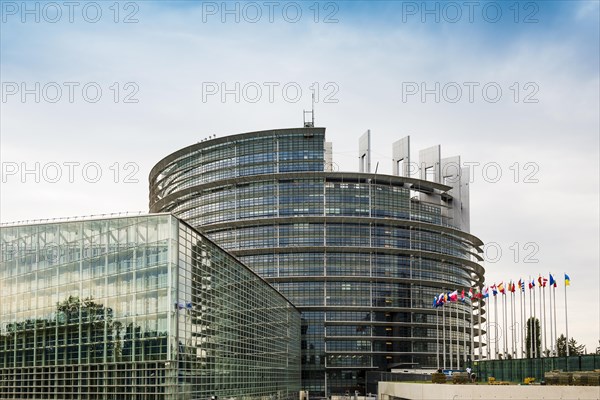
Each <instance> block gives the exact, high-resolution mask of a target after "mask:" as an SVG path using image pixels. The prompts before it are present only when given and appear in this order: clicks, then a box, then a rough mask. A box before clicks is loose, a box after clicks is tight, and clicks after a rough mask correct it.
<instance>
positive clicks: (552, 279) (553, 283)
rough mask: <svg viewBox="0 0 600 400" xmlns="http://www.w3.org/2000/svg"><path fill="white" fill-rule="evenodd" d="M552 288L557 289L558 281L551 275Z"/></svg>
mask: <svg viewBox="0 0 600 400" xmlns="http://www.w3.org/2000/svg"><path fill="white" fill-rule="evenodd" d="M550 286H554V287H556V279H554V277H553V276H552V274H550Z"/></svg>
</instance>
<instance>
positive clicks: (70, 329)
mask: <svg viewBox="0 0 600 400" xmlns="http://www.w3.org/2000/svg"><path fill="white" fill-rule="evenodd" d="M0 246H1V252H0V398H1V399H56V400H64V399H84V400H87V399H104V400H121V399H136V400H163V399H164V400H168V399H172V400H186V399H190V400H191V399H209V398H210V397H211V396H218V397H220V398H237V399H268V398H270V399H297V396H298V391H299V390H300V327H301V320H300V313H299V312H298V310H297V309H296V308H295V307H294V306H293V305H292V304H291V303H290V302H289V301H288V300H286V299H285V298H284V297H283V296H282V295H281V294H280V293H279V292H277V291H276V290H275V289H273V288H272V287H271V286H270V285H269V284H268V283H267V282H265V281H264V280H263V279H262V278H261V277H259V276H258V275H257V274H256V273H254V272H253V271H251V270H250V269H249V268H248V267H246V266H245V265H243V264H242V263H240V262H239V261H238V260H237V259H235V258H234V257H232V256H231V255H230V254H228V253H227V252H226V251H224V250H222V249H221V248H220V247H219V246H217V245H216V244H215V243H214V242H213V241H211V240H209V239H208V238H207V237H206V236H204V235H203V234H201V233H199V232H198V231H197V230H196V229H194V228H193V227H191V226H189V225H188V224H187V223H185V222H183V221H181V220H179V219H177V218H175V217H174V216H172V215H169V214H154V215H144V216H134V217H119V218H95V219H83V220H67V221H62V222H53V223H51V222H48V223H36V224H21V225H8V226H2V227H0Z"/></svg>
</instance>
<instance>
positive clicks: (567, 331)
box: [565, 274, 569, 357]
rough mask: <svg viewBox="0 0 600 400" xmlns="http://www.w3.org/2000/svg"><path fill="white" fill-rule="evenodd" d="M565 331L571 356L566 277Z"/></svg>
mask: <svg viewBox="0 0 600 400" xmlns="http://www.w3.org/2000/svg"><path fill="white" fill-rule="evenodd" d="M565 275H566V274H565ZM565 332H566V335H567V340H566V342H565V344H566V345H567V357H569V318H568V315H567V282H566V279H565Z"/></svg>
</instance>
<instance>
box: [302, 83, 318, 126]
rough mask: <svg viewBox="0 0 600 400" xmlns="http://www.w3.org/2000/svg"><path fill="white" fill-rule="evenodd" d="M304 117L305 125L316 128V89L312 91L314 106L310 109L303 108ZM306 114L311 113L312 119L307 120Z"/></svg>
mask: <svg viewBox="0 0 600 400" xmlns="http://www.w3.org/2000/svg"><path fill="white" fill-rule="evenodd" d="M302 111H303V117H304V127H305V128H314V127H315V91H314V89H313V91H312V108H311V110H310V111H306V110H302ZM306 114H310V121H307V120H306Z"/></svg>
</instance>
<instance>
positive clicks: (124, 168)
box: [0, 1, 600, 352]
mask: <svg viewBox="0 0 600 400" xmlns="http://www.w3.org/2000/svg"><path fill="white" fill-rule="evenodd" d="M0 18H1V24H0V81H1V82H2V88H1V97H2V98H1V102H0V166H1V173H2V175H1V180H0V221H2V222H13V221H23V220H31V219H46V218H57V217H67V216H83V215H96V214H110V213H118V212H123V211H147V209H148V174H149V172H150V169H151V168H152V166H153V165H154V164H155V163H156V162H158V161H159V160H160V159H161V158H163V157H164V156H166V155H167V154H170V153H171V152H173V151H175V150H177V149H180V148H182V147H184V146H187V145H190V144H193V143H196V142H199V141H201V140H203V139H205V138H207V137H209V136H213V135H217V136H218V137H222V136H226V135H230V134H236V133H243V132H251V131H256V130H262V129H273V128H287V127H300V126H302V122H303V119H302V118H303V115H302V112H303V110H306V109H310V107H311V92H312V91H314V92H315V93H316V104H315V122H316V123H315V124H316V126H323V127H326V128H327V132H326V134H327V140H328V141H331V142H333V157H334V163H335V166H336V168H337V169H339V170H345V171H357V170H358V158H357V151H358V137H359V136H360V135H361V134H362V133H364V132H365V131H366V130H367V129H370V130H371V133H372V147H373V153H372V158H373V162H372V163H373V168H375V166H376V165H378V167H377V168H378V172H380V173H391V165H392V160H391V143H392V142H394V141H396V140H398V139H400V138H402V137H404V136H407V135H410V136H411V148H412V156H413V159H415V158H416V157H417V155H418V151H419V150H420V149H423V148H427V147H430V146H433V145H437V144H440V145H441V146H442V156H443V157H447V156H454V155H460V156H461V160H462V161H463V163H468V164H467V165H470V166H471V167H470V168H471V173H472V176H471V183H470V198H471V205H470V206H471V233H473V234H475V235H476V236H478V237H479V238H481V239H482V240H483V241H484V242H485V243H486V261H485V263H484V266H485V268H486V284H489V285H491V284H493V283H499V282H500V281H504V282H505V284H506V282H507V281H508V280H511V279H513V280H518V279H519V278H523V279H526V278H528V277H529V276H531V277H537V276H538V275H539V274H546V275H547V274H548V273H550V272H551V273H553V274H554V276H555V277H558V281H559V288H558V289H557V290H558V291H557V303H558V304H557V315H559V318H558V331H559V333H560V332H563V331H564V322H565V321H564V288H563V279H562V277H563V273H565V272H566V273H568V274H569V276H570V278H571V286H570V287H569V288H568V319H569V334H570V336H573V337H575V339H576V340H577V341H578V342H579V343H583V344H585V345H586V346H587V350H588V352H593V351H595V349H596V347H598V346H599V339H600V308H599V305H598V304H599V302H598V298H600V289H599V287H600V272H599V269H600V268H599V265H600V263H599V259H600V256H599V242H600V240H599V231H600V224H599V219H600V217H599V209H600V199H599V190H600V188H599V172H598V171H599V169H600V165H599V164H600V162H599V147H600V146H599V137H600V122H599V109H600V100H599V92H600V79H599V70H600V65H599V57H600V54H599V48H600V43H599V37H600V34H599V26H600V9H599V2H598V1H523V2H517V1H510V2H505V1H474V2H471V3H469V2H461V1H459V2H452V1H450V2H436V1H430V2H421V1H417V2H413V1H395V2H394V1H381V2H377V1H371V2H359V1H348V2H343V1H341V2H333V1H324V2H314V1H307V2H302V1H298V2H279V1H274V2H262V1H258V2H227V3H224V2H221V1H219V2H192V1H181V2H177V1H169V2H167V1H164V2H160V1H131V2H112V1H110V2H102V1H98V2H84V1H81V2H79V1H76V2H73V3H68V2H67V4H65V3H64V2H37V1H32V2H28V3H23V2H20V1H18V2H14V1H0Z"/></svg>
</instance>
